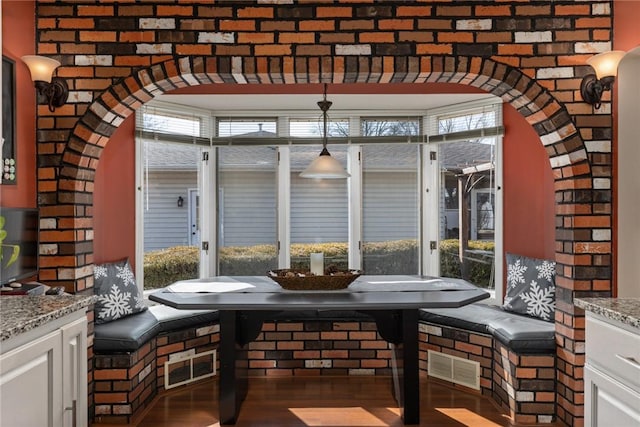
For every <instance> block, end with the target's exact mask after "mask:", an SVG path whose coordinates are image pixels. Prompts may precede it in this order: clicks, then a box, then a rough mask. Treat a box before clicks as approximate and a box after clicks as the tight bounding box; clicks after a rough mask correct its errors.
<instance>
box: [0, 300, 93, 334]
mask: <svg viewBox="0 0 640 427" xmlns="http://www.w3.org/2000/svg"><path fill="white" fill-rule="evenodd" d="M95 299H96V297H95V296H87V295H55V296H54V295H43V296H23V295H19V296H3V297H0V334H1V339H0V341H5V340H8V339H9V338H13V337H15V336H18V335H20V334H22V333H24V332H27V331H29V330H31V329H34V328H37V327H38V326H41V325H44V324H45V323H47V322H50V321H52V320H55V319H59V318H61V317H64V316H65V315H67V314H69V313H73V312H74V311H78V310H82V309H84V308H86V307H88V306H89V305H91V304H93V303H94V302H95Z"/></svg>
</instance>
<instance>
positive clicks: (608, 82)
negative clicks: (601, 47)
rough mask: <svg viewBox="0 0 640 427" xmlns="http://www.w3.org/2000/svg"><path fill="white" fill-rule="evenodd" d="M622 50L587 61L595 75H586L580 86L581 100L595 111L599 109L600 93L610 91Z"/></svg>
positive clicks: (595, 56) (602, 54)
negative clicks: (593, 107)
mask: <svg viewBox="0 0 640 427" xmlns="http://www.w3.org/2000/svg"><path fill="white" fill-rule="evenodd" d="M625 53H626V52H625V51H623V50H613V51H610V52H603V53H599V54H597V55H594V56H592V57H591V58H589V59H588V60H587V64H589V65H591V66H592V67H593V69H594V70H595V72H596V73H595V74H587V75H586V76H584V77H583V79H582V83H581V84H580V94H581V95H582V99H583V100H584V101H585V102H586V103H588V104H591V105H593V106H595V107H596V109H598V108H600V105H601V99H602V93H603V92H605V91H608V90H611V87H612V86H613V82H614V81H615V79H616V75H617V74H618V64H619V63H620V60H621V59H622V57H623V56H624V55H625Z"/></svg>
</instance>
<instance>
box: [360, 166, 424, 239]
mask: <svg viewBox="0 0 640 427" xmlns="http://www.w3.org/2000/svg"><path fill="white" fill-rule="evenodd" d="M362 182H363V201H362V210H363V223H362V227H363V239H364V240H365V241H366V242H384V241H389V240H401V239H417V238H418V200H417V197H418V190H417V177H416V174H415V173H406V172H364V173H363V181H362Z"/></svg>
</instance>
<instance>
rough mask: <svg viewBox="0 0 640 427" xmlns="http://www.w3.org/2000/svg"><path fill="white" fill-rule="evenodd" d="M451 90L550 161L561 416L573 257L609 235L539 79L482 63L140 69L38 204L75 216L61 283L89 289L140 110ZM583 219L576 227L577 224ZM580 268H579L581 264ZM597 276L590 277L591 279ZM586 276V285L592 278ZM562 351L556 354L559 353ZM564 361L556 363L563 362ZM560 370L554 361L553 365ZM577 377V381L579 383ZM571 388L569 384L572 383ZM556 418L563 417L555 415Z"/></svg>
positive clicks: (78, 132) (356, 59) (575, 147)
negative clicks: (109, 187)
mask: <svg viewBox="0 0 640 427" xmlns="http://www.w3.org/2000/svg"><path fill="white" fill-rule="evenodd" d="M321 82H327V83H378V84H385V83H425V84H428V83H431V82H439V83H457V84H464V85H469V86H473V87H476V88H479V89H481V90H484V91H486V92H488V93H491V94H493V95H496V96H499V97H500V98H502V99H503V100H504V102H506V103H509V104H511V105H512V106H514V107H515V109H516V110H517V111H519V112H520V113H521V114H522V115H523V116H524V117H525V118H526V120H527V121H528V123H529V124H531V126H532V127H533V128H534V129H535V131H536V132H537V133H538V135H539V136H540V140H541V142H542V144H543V146H544V148H545V149H546V151H547V153H548V155H549V161H550V164H551V167H552V169H553V173H554V178H555V191H556V248H557V249H556V253H557V254H558V255H557V257H556V261H557V263H558V276H557V285H558V291H557V312H556V331H557V341H558V352H559V353H558V354H559V356H561V359H562V362H561V363H563V368H562V369H561V370H559V371H558V372H559V373H558V378H557V379H558V384H559V385H558V399H557V400H558V408H559V409H558V411H564V410H565V409H563V408H565V407H566V408H570V409H568V410H567V411H568V412H569V413H575V412H576V410H575V408H573V407H572V404H571V403H567V402H571V401H575V400H574V398H573V397H571V398H570V399H565V394H566V395H571V396H573V392H574V390H581V385H580V384H578V385H575V384H573V383H572V384H571V385H569V386H568V387H565V386H564V385H562V384H564V383H563V381H564V378H563V373H562V372H573V371H574V368H575V369H579V368H581V366H582V364H583V363H584V362H583V357H584V355H583V354H582V351H583V350H581V348H583V342H584V329H583V328H582V327H580V326H576V324H578V323H579V322H576V321H575V316H582V314H581V313H577V309H576V308H575V307H574V305H573V297H574V293H575V291H577V290H580V286H581V280H583V282H582V283H584V280H586V281H588V280H590V279H602V283H604V282H608V283H609V286H610V279H609V278H605V277H595V276H596V275H597V274H596V273H593V272H592V273H590V271H591V270H590V269H589V268H590V267H591V266H589V265H579V264H580V262H581V261H578V258H579V257H578V256H577V254H578V253H580V252H581V251H583V252H589V248H588V244H584V247H583V246H580V245H581V244H580V241H584V240H589V239H584V238H583V237H580V236H584V235H585V233H589V235H591V233H592V232H593V230H595V229H602V228H607V227H610V225H603V224H602V223H599V222H598V221H597V220H595V219H592V218H591V217H589V216H588V215H587V217H586V218H583V217H580V214H582V213H584V211H583V210H581V209H582V208H581V205H580V204H581V203H591V202H596V201H597V200H598V197H599V196H598V189H597V188H596V187H595V186H594V181H595V178H594V177H592V174H591V165H590V163H589V160H588V156H587V150H586V148H585V144H584V142H583V140H582V138H581V136H580V134H579V132H578V130H577V128H576V126H575V124H574V123H573V120H572V117H571V116H570V115H569V113H568V111H567V109H566V108H565V107H564V106H563V105H562V104H561V103H560V102H559V101H558V100H556V99H555V98H554V97H553V96H552V95H551V93H550V92H549V91H547V90H546V89H545V88H544V87H543V86H542V85H540V84H539V83H538V82H537V81H536V80H534V79H532V78H531V77H529V76H528V75H527V74H526V73H524V72H523V71H521V70H518V69H515V68H513V67H510V66H508V65H505V64H502V63H499V62H495V61H493V60H491V59H487V58H480V57H455V58H454V57H450V56H411V57H407V56H398V57H392V56H353V57H348V56H347V57H295V58H291V57H232V56H217V57H202V56H191V57H180V58H173V59H169V60H167V61H165V62H162V63H158V64H155V65H153V66H151V67H148V68H143V69H140V70H139V71H137V72H136V73H135V74H133V75H130V76H128V77H126V78H124V79H123V80H121V81H120V82H119V83H117V84H115V85H113V86H111V87H109V88H108V89H107V90H105V91H104V92H103V93H102V94H101V95H100V96H99V97H98V98H97V99H95V100H94V101H93V102H92V103H91V104H90V105H89V107H88V109H87V110H86V113H85V114H84V115H83V116H82V117H81V118H80V119H79V121H78V122H77V124H76V125H75V128H74V129H73V132H72V134H71V136H70V138H69V141H68V143H67V145H66V146H65V148H64V151H63V152H62V154H61V165H60V168H59V169H58V175H57V180H56V183H57V189H56V190H57V191H56V192H55V193H54V194H55V200H53V197H52V193H46V194H43V195H41V199H40V203H41V205H42V206H43V208H44V209H42V212H43V213H44V215H43V219H45V220H46V217H47V216H46V212H47V209H46V207H47V206H48V205H49V206H51V205H56V208H57V211H58V212H59V211H60V209H66V210H68V211H69V212H73V217H74V221H73V223H72V224H71V225H69V226H68V229H66V230H65V236H67V241H66V243H65V248H66V250H65V253H64V254H62V255H59V256H57V264H55V265H57V266H60V265H64V266H65V267H56V268H57V269H58V270H57V275H54V276H55V277H58V278H59V279H60V280H66V281H72V282H73V287H74V289H73V290H74V291H82V290H85V289H89V288H91V287H92V286H93V265H92V262H91V260H92V253H91V252H92V249H91V247H92V239H93V230H92V228H91V207H92V195H93V194H92V192H93V179H94V176H95V171H96V168H97V165H98V161H99V158H100V153H101V151H102V149H103V148H104V147H105V146H106V144H107V143H108V141H109V138H110V136H111V135H112V134H113V133H114V131H115V130H116V129H117V128H118V126H119V125H120V124H121V123H122V122H123V121H124V119H125V118H127V117H128V116H129V115H131V114H132V113H133V112H134V111H135V110H136V109H137V108H139V107H140V106H141V105H143V104H144V103H146V102H148V101H149V100H151V99H153V98H154V97H155V96H157V95H159V94H162V93H165V92H167V91H170V90H172V89H175V88H181V87H187V86H197V85H201V84H215V83H234V84H278V83H321ZM579 219H580V221H579ZM60 240H61V239H60V236H56V237H53V238H51V237H48V235H47V234H44V233H41V243H43V244H46V243H47V242H48V241H51V242H52V243H54V242H58V243H59V242H60ZM583 264H584V263H583ZM594 271H595V270H594ZM590 275H591V276H590ZM561 352H562V354H561ZM559 360H560V357H559ZM559 363H560V362H559ZM575 377H577V378H581V374H575ZM572 381H573V380H572ZM560 417H561V418H562V419H565V418H566V417H564V416H562V415H560Z"/></svg>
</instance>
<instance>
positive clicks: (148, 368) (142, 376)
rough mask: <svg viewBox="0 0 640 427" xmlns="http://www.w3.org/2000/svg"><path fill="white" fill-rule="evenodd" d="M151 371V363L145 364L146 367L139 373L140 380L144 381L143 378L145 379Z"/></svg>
mask: <svg viewBox="0 0 640 427" xmlns="http://www.w3.org/2000/svg"><path fill="white" fill-rule="evenodd" d="M152 363H155V361H153V362H152ZM150 373H151V363H149V364H148V365H147V366H145V367H144V369H143V370H142V371H140V372H139V373H138V382H142V380H144V379H145V377H146V376H147V375H149V374H150Z"/></svg>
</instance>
